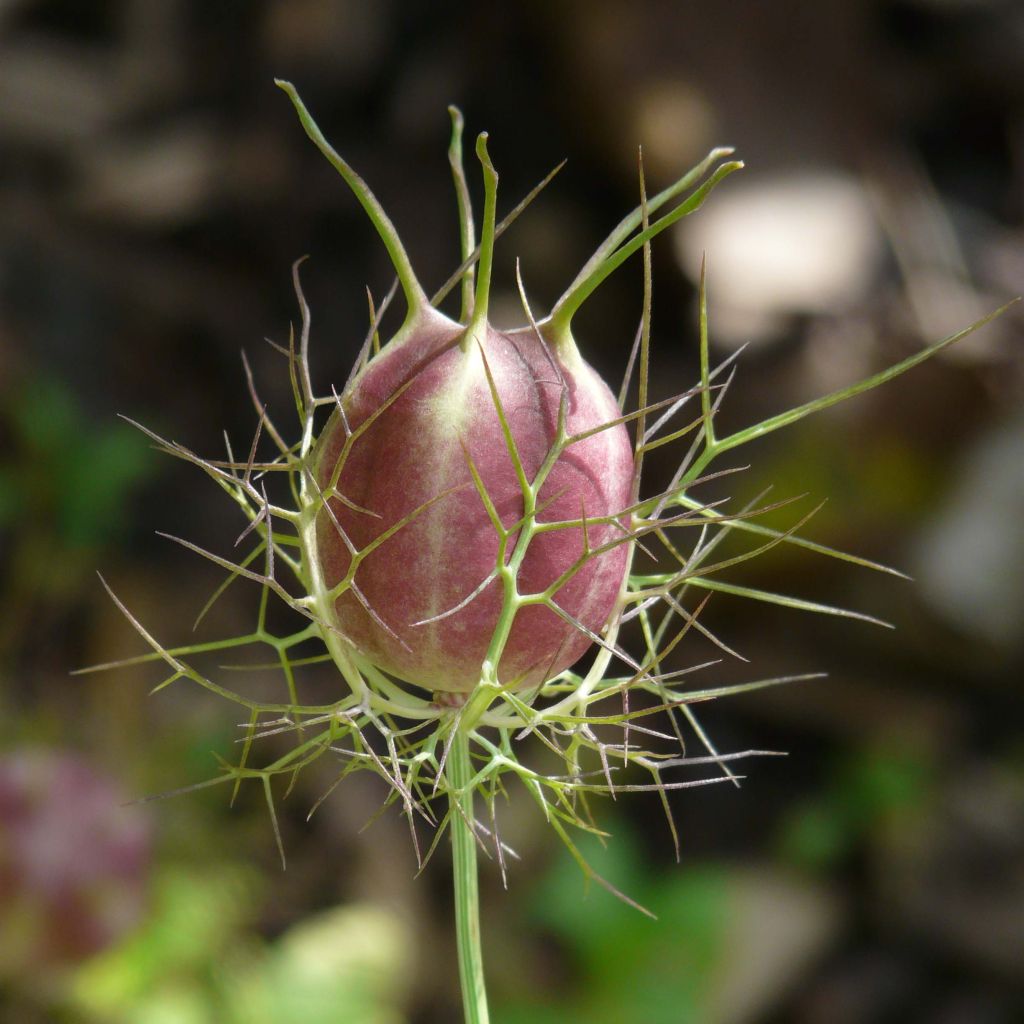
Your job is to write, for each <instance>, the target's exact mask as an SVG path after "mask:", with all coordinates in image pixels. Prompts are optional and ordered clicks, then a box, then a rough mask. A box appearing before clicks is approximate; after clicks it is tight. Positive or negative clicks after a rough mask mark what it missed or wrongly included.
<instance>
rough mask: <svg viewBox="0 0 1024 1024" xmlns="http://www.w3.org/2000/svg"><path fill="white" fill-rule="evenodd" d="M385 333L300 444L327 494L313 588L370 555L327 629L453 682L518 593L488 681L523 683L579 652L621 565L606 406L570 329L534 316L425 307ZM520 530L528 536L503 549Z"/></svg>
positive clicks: (611, 424) (625, 481)
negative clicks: (517, 326) (312, 453)
mask: <svg viewBox="0 0 1024 1024" xmlns="http://www.w3.org/2000/svg"><path fill="white" fill-rule="evenodd" d="M403 335H404V336H402V337H400V338H398V339H396V340H394V341H392V342H391V343H390V344H389V345H387V346H386V347H385V348H384V349H383V350H382V351H381V352H380V354H379V355H378V356H376V358H374V359H373V360H372V361H371V362H370V363H369V364H368V365H367V366H366V367H365V368H364V370H363V371H362V372H361V373H360V374H359V376H358V377H357V378H356V380H355V381H354V383H353V386H352V387H351V389H350V390H349V391H348V392H347V393H346V395H345V396H344V397H343V399H342V400H341V404H342V410H343V414H342V412H341V411H339V412H336V413H335V415H334V416H333V417H332V419H331V421H330V423H329V424H328V426H327V428H326V430H325V431H324V433H323V435H322V437H321V440H320V442H319V446H318V452H317V460H316V476H317V479H318V483H319V485H320V487H321V489H322V490H323V491H324V492H325V493H331V494H336V496H335V497H332V498H330V500H329V502H328V506H327V507H325V508H324V509H323V510H322V512H321V513H320V516H319V519H318V522H317V543H318V552H319V557H320V560H321V565H322V571H323V574H324V577H325V581H326V583H327V584H328V586H331V587H337V586H338V584H339V582H341V581H343V580H344V579H345V578H346V575H347V574H348V573H349V572H350V570H351V568H352V563H353V552H355V551H366V550H367V549H370V548H372V550H370V551H369V553H368V554H367V555H366V556H365V557H364V558H362V559H361V560H360V561H359V564H358V566H357V567H356V569H355V571H354V572H353V573H352V575H351V577H350V585H349V586H348V587H345V588H344V589H342V592H341V593H340V595H339V597H338V598H337V600H336V603H335V606H334V607H335V613H336V616H337V626H338V628H339V630H340V631H341V633H342V634H343V635H344V636H345V637H346V638H347V639H348V641H349V642H350V643H351V644H353V646H354V647H355V648H356V649H357V650H358V651H359V652H360V653H361V654H363V655H364V656H365V657H367V658H368V659H370V660H371V661H372V662H373V663H375V664H376V665H377V666H379V667H380V668H383V669H385V670H386V671H388V672H390V673H392V674H393V675H395V676H398V677H399V678H401V679H404V680H406V681H408V682H411V683H416V684H418V685H420V686H424V687H427V688H429V689H431V690H440V691H460V692H468V691H470V690H472V689H473V687H474V686H475V685H476V684H477V682H478V681H479V680H480V678H481V667H482V665H483V663H484V661H485V660H486V658H487V656H488V652H489V650H491V648H492V642H493V641H494V638H495V634H496V631H497V630H498V628H499V621H500V619H501V615H502V610H503V607H504V608H506V609H507V608H508V607H509V605H508V602H509V601H513V602H514V601H516V600H519V599H522V598H525V599H527V600H530V598H531V596H533V598H534V599H535V600H537V601H538V603H533V604H526V605H525V606H523V607H519V608H518V609H517V610H515V612H514V617H513V618H512V621H511V629H510V631H509V633H508V636H507V638H506V639H505V641H504V646H503V650H502V652H501V655H500V661H499V662H498V664H497V668H496V678H497V681H498V682H500V683H502V684H506V685H513V686H516V687H519V688H524V687H532V686H535V685H537V684H539V683H542V682H543V681H544V680H546V679H547V678H550V677H552V676H554V675H556V674H557V673H559V672H561V671H562V670H564V669H565V668H567V667H569V666H570V665H571V664H572V663H573V662H575V661H576V660H577V659H578V658H579V657H580V656H581V655H582V654H583V653H584V652H585V651H586V649H587V648H588V647H589V646H590V643H591V639H590V636H592V635H593V634H597V633H599V632H600V630H601V628H602V627H603V626H604V624H605V622H606V621H607V619H608V617H609V615H610V614H611V612H612V609H613V607H614V605H615V601H616V598H617V597H618V595H619V592H620V589H621V587H622V584H623V578H624V576H625V574H626V571H627V567H628V560H629V552H628V546H627V544H626V543H624V541H625V540H626V539H627V536H626V529H627V523H626V521H625V519H626V517H625V512H626V509H627V507H628V505H629V501H630V494H631V488H632V482H633V451H632V445H631V443H630V439H629V435H628V432H627V430H626V427H625V426H624V424H623V423H622V421H621V413H620V411H619V408H618V405H617V403H616V400H615V398H614V397H613V395H612V394H611V392H610V391H609V389H608V387H607V385H606V384H605V383H604V381H602V380H601V378H600V377H599V376H598V374H597V373H596V372H595V371H594V370H593V369H592V368H591V367H590V366H589V365H588V364H587V363H586V362H584V360H583V359H582V358H581V357H580V356H579V353H578V352H577V351H576V348H575V345H573V344H572V342H571V340H570V341H569V342H568V343H567V344H566V343H563V344H548V342H547V341H546V339H544V337H543V335H542V332H541V329H539V328H537V327H535V326H531V327H528V328H525V329H522V330H517V331H513V332H509V333H502V332H500V331H497V330H495V329H494V328H493V327H491V326H490V325H488V324H486V322H485V323H483V324H481V325H480V326H479V327H475V326H473V325H472V324H471V325H470V326H469V327H464V326H462V325H460V324H457V323H455V322H453V321H452V320H450V319H448V318H447V317H445V316H443V315H441V314H440V313H437V312H436V311H434V310H427V311H425V312H424V314H423V315H421V316H420V317H419V319H417V320H416V321H415V322H414V323H413V324H412V325H411V329H407V330H406V331H405V332H403ZM580 435H586V436H584V437H580ZM574 438H580V439H579V440H575V441H573V440H572V439H574ZM349 439H351V441H350V440H349ZM567 441H569V442H570V443H567ZM346 442H348V443H346ZM527 523H529V529H531V530H536V531H537V532H536V533H534V535H533V536H530V537H528V538H525V542H524V543H523V544H522V546H521V547H520V540H521V539H522V538H523V527H524V525H526V524H527ZM569 523H575V524H577V525H571V526H570V525H567V524H569ZM397 524H402V525H400V526H399V527H398V528H397V529H396V525H397ZM555 524H559V525H555ZM379 538H383V539H382V540H380V542H379V544H377V546H375V547H374V546H373V545H374V542H375V541H377V540H378V539H379ZM538 595H546V597H547V598H548V600H547V601H544V602H541V601H539V599H538Z"/></svg>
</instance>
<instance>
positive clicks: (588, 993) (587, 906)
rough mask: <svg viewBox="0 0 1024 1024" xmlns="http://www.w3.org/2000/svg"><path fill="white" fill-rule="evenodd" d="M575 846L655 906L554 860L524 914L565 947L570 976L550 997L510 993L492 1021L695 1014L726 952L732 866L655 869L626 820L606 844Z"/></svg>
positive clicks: (658, 1023) (661, 1019) (668, 1022)
mask: <svg viewBox="0 0 1024 1024" xmlns="http://www.w3.org/2000/svg"><path fill="white" fill-rule="evenodd" d="M581 848H583V851H584V854H585V856H586V858H587V860H588V862H589V863H590V864H591V866H592V867H593V868H594V869H595V870H596V871H597V872H598V873H599V874H600V875H601V876H602V877H605V878H608V879H609V880H614V883H615V885H616V886H617V887H619V888H620V889H621V890H622V891H624V892H625V893H627V894H628V895H629V896H630V898H632V899H636V900H637V901H638V902H639V903H641V904H642V905H643V906H645V907H650V908H652V909H653V910H655V911H656V912H657V920H656V921H654V920H651V919H650V918H648V917H645V916H644V915H643V914H641V913H639V912H638V911H637V910H636V909H635V908H633V907H631V906H629V905H627V904H626V903H624V902H623V901H621V900H619V899H616V898H615V897H614V896H612V895H611V894H610V893H608V892H605V891H604V890H603V889H600V888H598V887H596V886H592V887H591V889H590V891H589V892H587V893H586V894H584V891H583V887H582V884H581V880H580V873H579V869H578V867H577V866H576V864H575V863H574V862H572V861H571V860H570V858H568V857H561V858H559V860H558V861H557V863H556V865H555V867H554V868H553V869H552V871H551V872H550V873H549V874H548V876H547V877H546V878H545V879H544V880H543V882H542V883H541V884H540V885H539V886H538V887H537V889H536V891H535V893H534V894H533V898H532V899H531V903H530V916H531V918H532V923H533V925H534V926H535V927H537V926H539V927H540V928H541V929H543V930H544V931H545V932H547V933H548V934H550V935H552V936H554V937H556V938H557V939H558V940H559V942H560V943H561V944H562V945H563V946H564V948H565V949H566V950H568V951H569V954H570V957H571V961H572V967H573V972H572V973H573V975H574V976H575V978H576V983H575V984H573V985H570V986H568V987H566V988H565V989H564V990H563V991H562V992H561V993H560V995H559V996H558V997H556V998H552V997H551V996H550V994H546V995H545V996H544V997H543V998H542V999H539V1000H538V999H530V998H529V997H524V996H522V995H520V996H518V997H516V998H514V999H507V1000H506V1001H504V1003H503V1005H500V1006H499V1007H498V1008H497V1010H496V1013H495V1019H496V1021H497V1022H498V1024H556V1022H557V1024H562V1022H565V1021H577V1020H578V1021H587V1022H588V1024H621V1022H622V1021H632V1020H642V1021H645V1022H647V1024H680V1022H686V1021H699V1020H701V1019H702V1015H703V1007H704V1005H705V1002H706V999H707V998H708V996H709V993H710V991H711V989H712V987H713V985H714V983H715V977H716V968H718V967H720V966H721V965H722V963H723V958H724V956H725V949H724V944H725V939H726V929H727V923H728V920H729V902H730V887H729V879H730V874H729V869H728V868H727V867H725V866H721V867H719V866H711V865H700V866H693V867H686V868H682V867H678V868H675V869H672V870H668V871H665V872H664V873H661V872H658V873H655V872H654V871H652V870H651V866H650V864H648V863H647V862H645V859H644V856H643V854H642V852H641V851H640V849H639V848H638V846H637V844H636V842H635V840H633V839H632V837H631V836H630V834H629V831H628V829H626V828H625V827H623V828H622V829H620V830H617V831H616V835H615V836H614V839H612V840H610V841H609V842H608V844H607V845H602V844H600V843H598V842H597V841H591V842H589V843H582V844H581Z"/></svg>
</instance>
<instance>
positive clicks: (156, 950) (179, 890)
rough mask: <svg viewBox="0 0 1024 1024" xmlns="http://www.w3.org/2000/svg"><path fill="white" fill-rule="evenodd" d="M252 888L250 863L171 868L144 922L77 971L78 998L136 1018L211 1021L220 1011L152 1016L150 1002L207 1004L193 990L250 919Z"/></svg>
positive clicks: (184, 1023)
mask: <svg viewBox="0 0 1024 1024" xmlns="http://www.w3.org/2000/svg"><path fill="white" fill-rule="evenodd" d="M255 891H256V876H255V874H254V873H253V872H251V871H249V870H248V869H246V868H241V867H236V866H232V867H219V868H207V869H204V871H203V872H196V871H186V870H183V869H180V868H177V869H174V868H170V869H166V870H165V871H164V873H163V874H162V875H161V876H160V877H159V878H158V879H157V882H156V885H155V893H154V903H153V909H152V912H151V914H150V916H149V919H148V921H147V922H146V924H145V925H144V926H143V927H142V928H141V929H140V930H139V931H137V932H136V933H135V934H134V935H133V936H132V937H130V938H129V939H127V940H126V941H125V942H123V943H121V944H120V945H118V946H116V947H115V948H114V949H112V950H110V951H108V952H106V953H104V954H102V955H100V956H99V957H96V958H95V959H93V960H91V961H89V962H88V963H87V964H86V965H85V966H84V967H83V968H82V969H81V970H80V971H79V972H78V974H77V976H76V979H75V983H74V986H73V1001H74V1003H75V1004H76V1005H77V1006H78V1007H80V1008H81V1009H83V1010H86V1011H88V1012H90V1013H93V1014H95V1015H97V1016H100V1017H103V1018H105V1019H113V1020H117V1021H122V1020H123V1021H126V1022H128V1021H130V1022H132V1024H135V1022H137V1021H142V1020H145V1021H147V1022H148V1021H150V1020H153V1021H156V1020H163V1019H166V1020H174V1022H175V1024H191V1022H192V1021H193V1020H194V1021H197V1022H200V1021H201V1022H206V1021H209V1022H210V1024H213V1022H214V1021H215V1019H216V1018H215V1017H211V1016H210V1015H209V1014H207V1015H206V1016H196V1015H194V1014H193V1013H192V1011H189V1014H188V1015H182V1016H180V1017H177V1018H170V1017H162V1016H158V1017H150V1016H147V1014H148V1013H149V1012H150V1011H149V1009H147V1008H148V1007H150V1006H151V1004H160V1005H161V1006H163V1005H166V1003H167V1002H173V1003H181V1004H182V1005H187V1006H190V1007H193V1008H195V1007H197V1006H198V1005H201V1004H202V1002H203V1000H202V999H199V1002H198V1003H197V1002H196V998H195V997H194V992H195V990H196V989H197V988H198V989H199V990H201V989H202V988H203V987H204V985H208V984H209V972H210V970H211V968H212V966H213V965H214V964H216V963H217V962H218V961H219V960H220V958H221V957H222V955H223V953H224V951H225V950H226V949H227V948H228V947H229V946H230V945H231V943H232V941H233V940H234V939H235V938H236V937H237V936H238V934H239V932H240V931H241V930H242V929H243V928H244V927H245V926H246V925H247V924H248V923H249V920H250V919H251V917H252V916H253V907H254V894H255ZM190 993H192V994H190ZM165 1001H166V1002H165ZM161 1012H162V1011H161Z"/></svg>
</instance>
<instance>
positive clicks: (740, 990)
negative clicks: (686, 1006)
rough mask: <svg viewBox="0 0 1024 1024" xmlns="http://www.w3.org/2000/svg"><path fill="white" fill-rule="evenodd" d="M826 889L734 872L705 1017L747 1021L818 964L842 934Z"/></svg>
mask: <svg viewBox="0 0 1024 1024" xmlns="http://www.w3.org/2000/svg"><path fill="white" fill-rule="evenodd" d="M841 919H842V917H841V905H840V903H839V900H838V898H837V897H836V895H835V893H834V892H832V891H831V890H829V889H827V888H825V887H822V886H818V885H813V884H811V883H810V882H808V880H806V879H800V880H797V879H794V878H790V877H788V876H787V875H785V874H783V873H781V872H776V871H769V870H766V869H751V870H744V871H736V872H735V874H734V875H733V876H732V877H731V878H730V883H729V910H728V914H727V916H726V919H725V921H724V922H723V929H724V931H725V935H724V937H723V940H722V949H723V950H724V951H726V952H725V954H724V956H723V958H722V960H721V961H720V962H719V963H718V965H717V969H716V970H715V971H714V972H713V973H712V975H711V976H710V977H709V979H708V994H707V1000H706V1004H705V1006H704V1013H705V1015H704V1017H703V1018H702V1019H703V1020H708V1021H715V1022H716V1024H750V1022H752V1021H755V1020H760V1019H761V1018H762V1017H763V1015H764V1013H765V1010H766V1009H769V1008H771V1007H773V1005H774V1004H776V1003H777V1002H778V1001H779V999H780V998H781V997H782V996H783V995H784V994H785V993H786V991H787V990H790V989H792V988H793V987H794V986H795V985H796V984H797V983H798V982H799V981H800V979H801V978H803V977H805V976H806V975H807V973H808V972H809V971H810V970H811V968H813V966H814V964H815V963H816V962H817V961H819V960H820V959H822V958H823V957H824V956H825V955H826V954H827V953H828V950H829V948H830V947H831V945H832V944H833V942H834V941H835V939H836V936H837V935H838V933H839V930H840V923H841Z"/></svg>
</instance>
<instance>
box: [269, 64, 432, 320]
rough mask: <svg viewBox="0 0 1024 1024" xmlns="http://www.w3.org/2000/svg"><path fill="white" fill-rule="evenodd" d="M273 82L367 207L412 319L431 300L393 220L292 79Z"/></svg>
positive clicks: (347, 183)
mask: <svg viewBox="0 0 1024 1024" xmlns="http://www.w3.org/2000/svg"><path fill="white" fill-rule="evenodd" d="M274 83H275V84H276V85H277V86H278V88H280V89H283V90H284V92H285V93H286V94H287V96H288V98H289V99H290V100H291V101H292V105H293V106H294V107H295V111H296V113H297V114H298V115H299V121H300V122H301V123H302V127H303V128H304V129H305V130H306V134H307V135H308V136H309V137H310V139H311V140H312V141H313V143H314V144H315V145H316V147H317V149H319V150H320V152H321V153H323V155H324V156H325V157H327V159H328V161H329V162H330V164H331V166H332V167H334V169H335V170H336V171H337V172H338V173H339V174H340V175H341V176H342V178H343V179H344V180H345V184H346V185H348V187H349V188H350V189H352V192H353V193H354V194H355V197H356V199H358V200H359V203H360V205H361V206H362V207H363V209H364V210H365V211H366V214H367V216H368V217H369V218H370V222H371V223H372V224H373V226H374V228H376V230H377V234H378V235H380V239H381V241H382V242H383V243H384V248H385V249H387V251H388V255H389V256H390V257H391V262H392V264H393V265H394V268H395V273H396V274H397V275H398V280H399V281H400V282H401V285H402V291H403V292H404V293H405V301H406V305H407V307H408V319H410V320H411V319H414V318H415V317H416V316H417V314H419V312H420V311H421V310H422V309H424V308H425V307H426V306H428V305H429V304H430V303H429V301H428V299H427V296H426V293H425V292H424V291H423V288H422V287H421V285H420V282H419V279H418V278H417V277H416V273H415V271H414V270H413V269H412V263H410V262H409V256H408V254H407V253H406V251H405V246H403V245H402V240H401V238H399V236H398V232H397V231H396V230H395V226H394V224H392V223H391V219H390V218H389V217H388V215H387V214H386V213H385V212H384V208H383V207H382V206H381V205H380V203H379V202H378V201H377V197H376V196H375V195H374V194H373V192H371V191H370V188H369V186H368V185H367V184H366V182H365V181H363V179H362V178H361V177H360V176H359V175H358V174H356V172H355V171H354V170H353V169H352V168H351V167H350V166H349V165H348V163H347V162H346V161H345V160H344V159H343V158H342V157H341V155H340V154H339V153H338V152H337V150H335V148H334V147H333V146H332V145H331V144H330V143H329V142H328V141H327V139H326V138H325V137H324V134H323V132H321V131H320V128H319V126H318V125H317V123H316V121H314V120H313V116H312V114H310V112H309V111H308V110H307V109H306V105H305V104H304V103H303V102H302V99H301V98H300V97H299V94H298V92H297V91H296V89H295V86H294V85H292V83H291V82H286V81H284V80H282V79H280V78H277V79H275V80H274Z"/></svg>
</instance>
